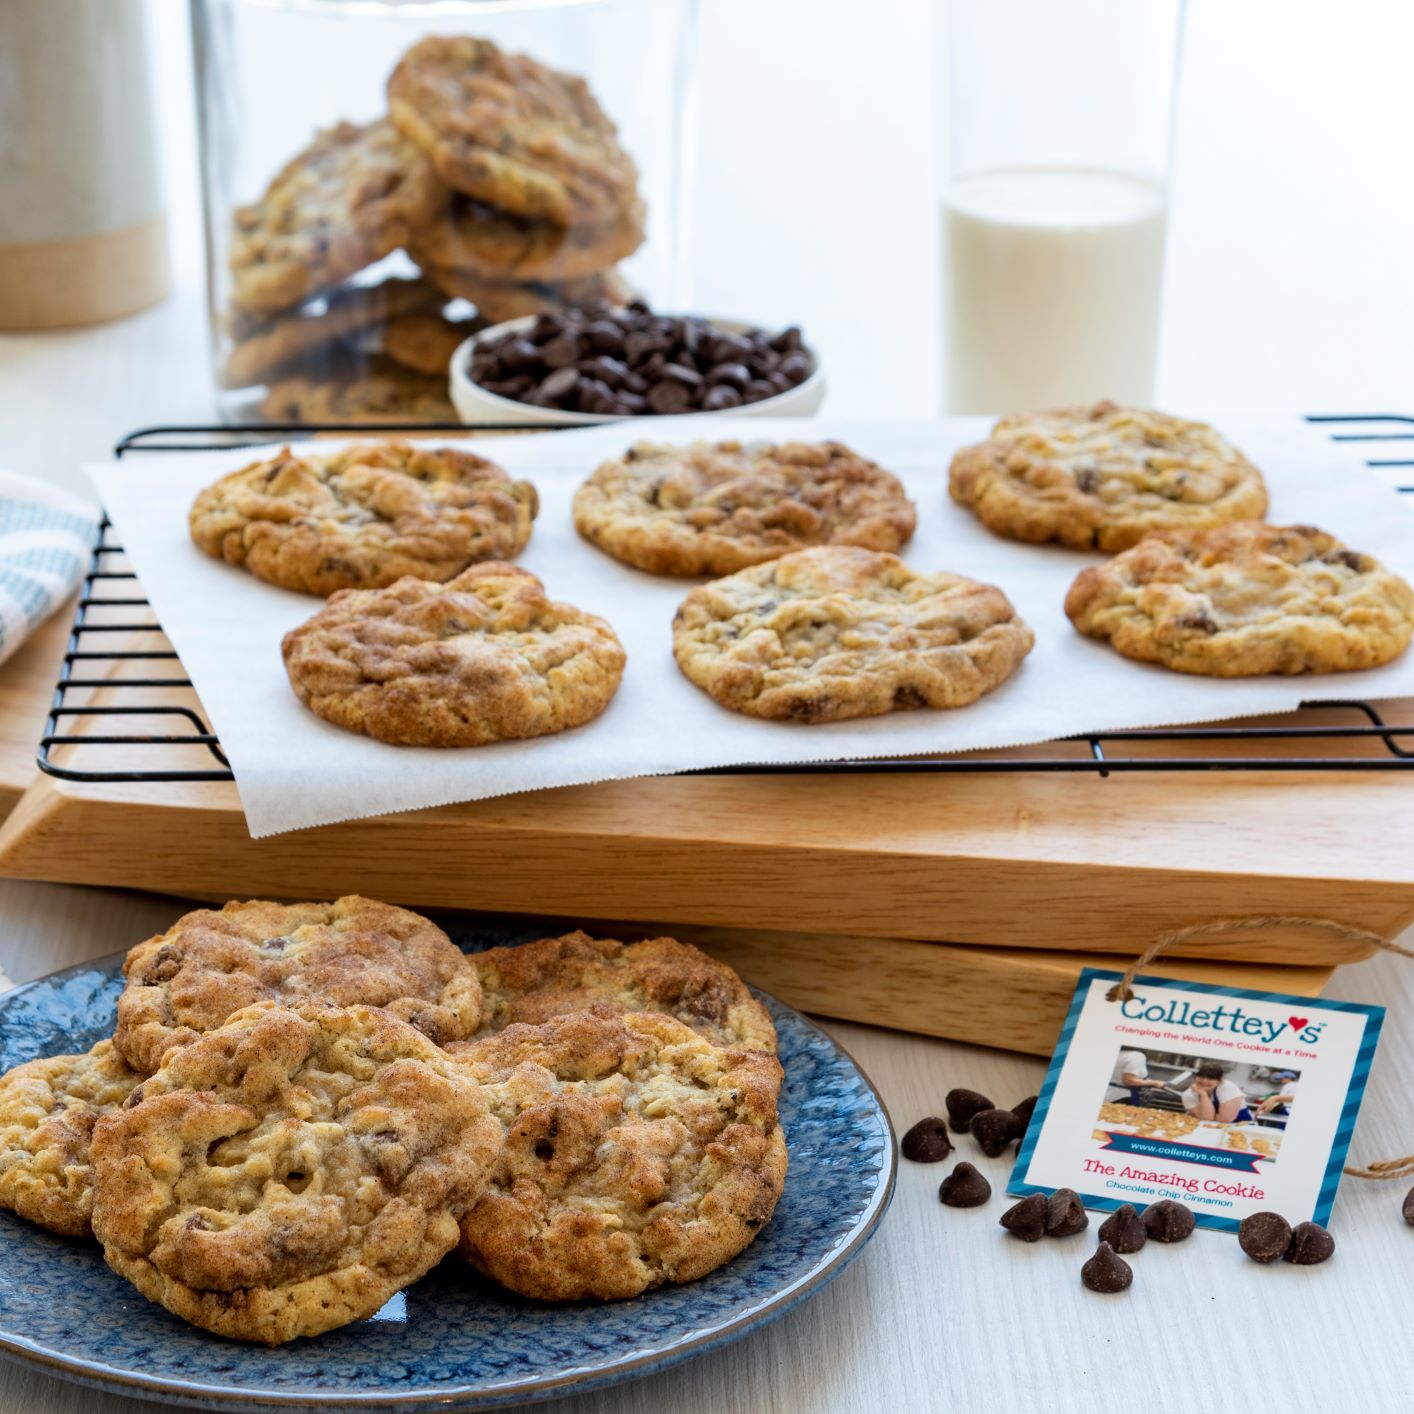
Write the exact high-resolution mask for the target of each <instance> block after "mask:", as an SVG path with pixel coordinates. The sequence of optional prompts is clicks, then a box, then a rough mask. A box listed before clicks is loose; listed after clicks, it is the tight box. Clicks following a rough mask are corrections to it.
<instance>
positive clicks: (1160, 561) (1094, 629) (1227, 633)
mask: <svg viewBox="0 0 1414 1414" xmlns="http://www.w3.org/2000/svg"><path fill="white" fill-rule="evenodd" d="M1065 611H1066V613H1067V614H1068V615H1069V617H1070V620H1071V622H1072V623H1074V625H1075V626H1076V628H1078V629H1079V630H1080V632H1081V633H1084V634H1087V635H1089V636H1090V637H1091V638H1099V639H1103V640H1106V641H1108V642H1109V643H1110V645H1111V646H1112V647H1114V648H1115V649H1117V650H1118V651H1119V652H1120V653H1122V654H1124V656H1125V657H1127V658H1136V659H1138V660H1140V661H1141V662H1148V663H1161V664H1162V665H1163V666H1164V667H1166V668H1173V669H1174V670H1176V671H1177V672H1181V673H1196V674H1200V675H1202V676H1207V677H1223V678H1233V677H1256V676H1260V675H1263V674H1267V673H1284V674H1290V673H1333V672H1350V671H1355V670H1358V669H1361V668H1378V667H1380V666H1382V665H1383V664H1385V663H1388V662H1391V661H1392V660H1393V659H1395V658H1397V657H1399V655H1400V654H1401V653H1403V652H1404V651H1405V649H1406V648H1408V646H1409V641H1410V637H1411V634H1414V590H1411V589H1410V587H1409V585H1408V584H1407V583H1406V582H1405V581H1404V580H1402V579H1400V578H1399V576H1398V575H1396V574H1393V573H1391V572H1390V571H1389V570H1387V569H1385V567H1384V566H1383V565H1381V564H1380V562H1379V561H1378V560H1376V559H1374V558H1373V557H1372V556H1370V555H1363V554H1361V553H1360V552H1359V551H1357V550H1350V549H1347V548H1346V546H1344V545H1343V544H1341V542H1340V541H1339V540H1337V539H1336V538H1335V537H1334V536H1333V535H1327V534H1326V533H1325V532H1324V531H1321V530H1316V529H1314V528H1312V527H1311V526H1304V525H1296V526H1274V525H1264V524H1262V523H1261V522H1260V521H1243V522H1239V523H1238V524H1235V525H1225V526H1220V527H1218V528H1217V529H1214V530H1204V531H1193V532H1180V531H1173V532H1170V533H1168V534H1164V535H1155V536H1150V537H1149V538H1148V539H1147V540H1143V541H1141V542H1140V543H1139V544H1138V545H1136V546H1134V548H1133V549H1131V550H1126V551H1125V552H1124V553H1123V554H1121V555H1117V556H1116V557H1115V558H1114V559H1113V560H1111V561H1110V562H1109V563H1108V564H1106V565H1100V566H1097V567H1095V568H1092V569H1087V570H1083V571H1081V573H1080V575H1079V576H1078V577H1077V578H1076V580H1075V583H1074V584H1072V585H1071V587H1070V592H1069V593H1068V594H1067V595H1066V600H1065Z"/></svg>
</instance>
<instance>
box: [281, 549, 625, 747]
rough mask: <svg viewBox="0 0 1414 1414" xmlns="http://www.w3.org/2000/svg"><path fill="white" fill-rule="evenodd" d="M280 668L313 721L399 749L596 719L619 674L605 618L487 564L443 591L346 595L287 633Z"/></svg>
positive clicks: (406, 582) (426, 585) (519, 573)
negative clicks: (562, 601) (321, 720)
mask: <svg viewBox="0 0 1414 1414" xmlns="http://www.w3.org/2000/svg"><path fill="white" fill-rule="evenodd" d="M283 652H284V657H285V670H286V672H287V673H288V674H289V678H290V685H291V686H292V687H293V688H294V691H295V695H296V696H297V697H298V698H299V699H300V701H301V702H303V703H304V705H305V706H306V707H308V708H309V710H310V711H311V712H313V713H314V714H315V715H316V716H319V717H323V718H324V720H325V721H328V722H333V723H334V724H335V725H336V726H341V727H346V728H347V729H348V730H350V731H356V732H362V733H364V734H365V735H366V736H371V737H375V738H377V739H378V740H379V741H385V742H390V743H392V744H394V745H399V746H484V745H486V744H488V743H490V742H494V741H506V740H510V739H514V738H524V737H535V736H546V735H549V734H550V733H552V732H561V731H565V730H567V729H569V728H570V727H578V726H583V725H584V724H585V723H586V722H589V721H592V720H593V719H594V718H595V717H597V716H598V715H599V714H600V713H601V712H603V710H604V709H605V708H606V707H607V706H608V705H609V702H610V700H611V699H612V698H613V696H614V693H615V692H617V691H618V687H619V681H620V679H621V678H622V677H623V670H624V662H625V654H624V650H623V646H622V644H620V642H619V640H618V637H617V636H616V635H615V633H614V631H613V629H612V628H610V627H609V625H608V624H607V623H606V622H605V621H604V620H603V619H601V618H598V617H596V616H595V615H593V614H588V613H585V612H584V611H583V610H580V609H577V608H574V607H573V606H572V605H569V604H559V603H555V602H553V601H552V600H551V599H549V598H548V597H547V595H546V593H545V586H544V585H543V584H542V583H541V582H540V580H539V579H537V578H536V577H535V576H534V575H533V574H531V573H530V572H529V571H528V570H523V569H518V568H517V567H516V566H515V565H508V564H501V563H498V562H494V561H493V562H491V563H488V564H484V565H475V566H473V567H472V568H471V569H469V570H466V571H465V572H464V573H462V574H460V575H458V576H457V577H456V578H455V579H452V580H449V581H448V582H447V583H445V584H436V583H433V582H431V581H429V580H424V579H414V578H411V577H409V578H406V579H400V580H398V581H397V583H396V584H393V585H391V586H390V587H389V588H387V589H374V590H363V589H346V590H343V591H342V592H340V593H338V594H335V595H334V596H333V598H331V599H330V600H329V602H328V604H326V605H325V607H324V608H323V609H321V610H320V611H319V612H318V613H317V614H315V615H314V617H313V618H312V619H310V620H308V622H306V623H304V624H301V625H300V627H299V628H296V629H292V630H291V631H290V632H289V633H287V634H286V635H285V638H284V644H283Z"/></svg>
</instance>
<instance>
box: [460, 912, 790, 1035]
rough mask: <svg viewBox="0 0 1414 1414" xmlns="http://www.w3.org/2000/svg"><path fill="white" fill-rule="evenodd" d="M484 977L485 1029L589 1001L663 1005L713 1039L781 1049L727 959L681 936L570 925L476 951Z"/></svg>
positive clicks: (637, 1007)
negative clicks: (639, 936) (615, 934)
mask: <svg viewBox="0 0 1414 1414" xmlns="http://www.w3.org/2000/svg"><path fill="white" fill-rule="evenodd" d="M471 963H472V965H473V966H474V967H475V968H476V972H477V975H478V976H479V977H480V979H481V994H482V998H483V1006H484V1009H483V1013H482V1023H481V1033H480V1034H482V1035H488V1034H490V1033H492V1032H495V1031H503V1030H504V1029H505V1028H506V1027H507V1026H510V1025H513V1024H515V1023H517V1022H527V1023H530V1024H539V1023H540V1022H543V1021H548V1020H549V1019H550V1018H551V1017H555V1016H560V1015H563V1014H564V1013H565V1012H571V1011H581V1010H583V1009H584V1008H586V1007H589V1006H600V1007H603V1006H609V1007H612V1008H614V1009H617V1010H621V1011H660V1012H663V1013H665V1014H666V1015H668V1016H672V1017H675V1018H676V1019H677V1020H678V1021H681V1022H682V1023H683V1024H684V1025H686V1026H690V1027H691V1028H692V1029H693V1030H694V1031H696V1032H697V1033H698V1034H699V1035H701V1036H705V1037H706V1038H707V1039H708V1040H709V1041H711V1042H712V1044H713V1045H716V1046H746V1047H749V1048H752V1049H758V1050H763V1051H774V1050H775V1049H776V1028H775V1027H774V1026H773V1025H772V1024H771V1018H770V1016H769V1015H768V1014H767V1011H766V1008H765V1007H763V1006H762V1005H761V1003H760V1002H758V1001H757V1000H756V998H755V997H753V996H752V995H751V989H750V988H749V987H748V986H747V985H746V983H745V982H743V981H742V980H741V978H740V977H738V976H737V975H736V973H735V972H733V971H732V969H731V968H730V967H728V966H727V965H726V964H725V963H722V962H718V961H716V959H715V958H711V957H708V956H707V954H706V953H704V952H700V951H699V950H698V949H697V948H694V947H692V946H690V945H689V944H687V943H680V942H678V941H677V939H676V938H648V939H645V940H644V941H643V942H639V943H621V942H618V941H617V940H616V939H613V938H591V937H590V936H589V934H588V933H584V932H575V933H566V934H565V935H564V937H562V938H542V939H540V941H539V942H535V943H524V944H522V945H521V946H519V947H506V948H488V949H487V950H486V951H485V952H480V953H476V954H475V955H474V956H473V957H472V958H471Z"/></svg>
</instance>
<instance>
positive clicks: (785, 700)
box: [673, 545, 1035, 722]
mask: <svg viewBox="0 0 1414 1414" xmlns="http://www.w3.org/2000/svg"><path fill="white" fill-rule="evenodd" d="M1034 641H1035V638H1034V635H1033V634H1032V632H1031V630H1030V628H1028V627H1027V625H1026V624H1025V623H1024V622H1023V621H1022V620H1021V619H1020V618H1018V617H1017V614H1016V611H1015V609H1013V608H1012V606H1011V603H1010V601H1009V600H1008V599H1007V597H1006V595H1005V594H1003V593H1002V591H1001V590H1000V589H997V588H996V587H995V586H993V585H990V584H980V583H978V582H977V581H976V580H971V579H965V578H963V576H961V575H956V574H948V573H945V572H941V571H939V572H935V573H931V574H923V573H919V572H917V571H915V570H911V569H910V568H909V567H908V566H907V565H905V564H904V563H903V561H902V560H900V559H899V558H898V557H897V556H896V555H889V554H883V553H879V552H876V551H872V550H861V549H857V548H854V547H852V546H845V545H835V546H825V547H822V548H819V549H812V550H799V551H796V552H795V553H794V554H790V555H784V556H782V557H781V558H780V559H777V560H771V561H769V562H768V563H766V564H764V565H757V566H755V567H754V568H752V569H746V570H742V571H740V572H739V573H737V574H734V575H728V576H727V577H726V578H725V579H717V580H713V581H712V582H711V583H710V584H704V585H702V586H700V587H699V588H697V589H694V590H693V591H692V592H691V593H690V594H689V595H688V596H687V598H685V599H684V600H683V602H682V604H681V605H680V607H679V608H678V611H677V615H676V616H675V618H674V620H673V654H674V656H675V657H676V658H677V661H678V666H679V667H680V668H681V669H682V671H683V673H684V674H685V675H686V676H687V678H688V679H689V680H690V681H692V682H694V683H696V684H697V686H698V687H700V688H702V690H703V691H704V692H706V693H708V694H709V695H710V696H711V697H713V698H715V699H716V701H718V702H720V703H721V704H722V706H724V707H729V708H731V710H732V711H734V712H742V713H745V714H746V715H747V716H752V717H771V718H778V719H782V720H787V721H794V722H835V721H840V720H843V719H844V718H847V717H876V716H880V715H882V714H883V713H885V712H895V711H899V710H903V709H909V708H916V707H932V708H943V707H965V706H967V705H968V704H969V703H971V702H975V701H976V700H977V699H978V698H979V697H981V696H983V694H985V693H988V692H991V691H992V690H993V689H994V688H997V687H999V686H1000V685H1001V684H1002V683H1004V682H1005V681H1006V680H1007V679H1008V678H1009V677H1011V675H1012V674H1013V673H1014V672H1015V671H1016V670H1017V668H1018V667H1019V666H1020V665H1021V661H1022V659H1023V658H1025V657H1026V655H1027V653H1029V652H1030V651H1031V647H1032V644H1033V643H1034Z"/></svg>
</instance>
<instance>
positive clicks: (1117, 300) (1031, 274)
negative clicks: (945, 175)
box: [943, 166, 1166, 413]
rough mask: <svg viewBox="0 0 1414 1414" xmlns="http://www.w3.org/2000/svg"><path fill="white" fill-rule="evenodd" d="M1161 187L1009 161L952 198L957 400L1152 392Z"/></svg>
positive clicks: (1131, 397)
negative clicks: (1018, 164)
mask: <svg viewBox="0 0 1414 1414" xmlns="http://www.w3.org/2000/svg"><path fill="white" fill-rule="evenodd" d="M1165 215H1166V207H1165V200H1164V192H1163V189H1162V187H1160V186H1159V185H1157V184H1154V183H1151V182H1147V181H1144V180H1142V179H1140V178H1137V177H1133V176H1129V175H1126V174H1124V173H1121V172H1115V171H1105V170H1102V169H1096V168H1085V167H1054V166H1046V167H1040V166H1037V167H1008V168H1001V169H995V170H991V171H983V172H979V173H975V174H970V175H967V176H965V177H961V178H959V179H956V180H955V181H954V182H953V184H952V185H951V187H950V188H949V191H948V193H947V195H946V197H945V199H944V206H943V248H944V254H943V284H944V289H945V290H946V292H947V311H946V322H945V329H946V350H947V357H946V365H945V366H946V369H947V374H946V376H947V384H948V386H947V393H946V403H947V407H948V410H949V411H950V412H954V413H980V412H992V413H1001V412H1009V411H1016V410H1020V409H1024V408H1044V407H1056V406H1063V405H1065V404H1067V403H1082V402H1087V401H1090V400H1092V399H1096V398H1102V397H1109V398H1114V399H1115V400H1116V401H1118V402H1130V403H1137V404H1140V405H1143V404H1146V403H1148V402H1149V401H1150V399H1151V398H1152V396H1153V387H1154V357H1155V350H1156V346H1157V342H1158V326H1159V289H1160V283H1161V278H1162V273H1163V253H1164V227H1165Z"/></svg>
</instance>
